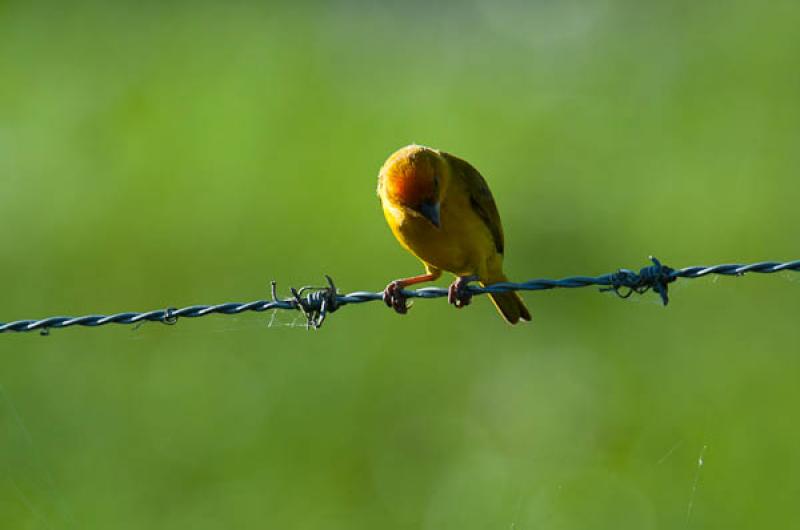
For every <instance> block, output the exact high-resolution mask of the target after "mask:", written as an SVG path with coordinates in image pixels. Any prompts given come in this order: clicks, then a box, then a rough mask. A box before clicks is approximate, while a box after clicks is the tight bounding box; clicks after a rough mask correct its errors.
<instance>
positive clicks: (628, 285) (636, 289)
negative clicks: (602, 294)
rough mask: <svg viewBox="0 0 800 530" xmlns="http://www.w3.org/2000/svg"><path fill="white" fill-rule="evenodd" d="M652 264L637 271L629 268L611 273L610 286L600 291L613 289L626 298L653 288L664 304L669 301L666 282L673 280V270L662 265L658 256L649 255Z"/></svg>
mask: <svg viewBox="0 0 800 530" xmlns="http://www.w3.org/2000/svg"><path fill="white" fill-rule="evenodd" d="M650 260H651V261H652V262H653V264H652V265H648V266H647V267H643V268H642V269H640V270H639V272H638V273H636V272H634V271H632V270H630V269H619V270H618V271H617V272H615V273H614V274H612V275H611V287H606V288H604V289H600V290H601V291H614V293H615V294H616V295H617V296H619V297H620V298H628V297H629V296H630V295H631V294H633V293H636V294H643V293H646V292H647V291H649V290H650V289H653V290H654V291H655V292H657V293H658V294H659V296H660V297H661V302H663V304H664V305H667V304H668V303H669V294H668V284H670V283H672V282H674V281H675V276H673V274H672V273H673V272H674V270H673V269H672V268H670V267H667V266H666V265H662V264H661V262H660V261H659V260H658V258H656V257H654V256H650Z"/></svg>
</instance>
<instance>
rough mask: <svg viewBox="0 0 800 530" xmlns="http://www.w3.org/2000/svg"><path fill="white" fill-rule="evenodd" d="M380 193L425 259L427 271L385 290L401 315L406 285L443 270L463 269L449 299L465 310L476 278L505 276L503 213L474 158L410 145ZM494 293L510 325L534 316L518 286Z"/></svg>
mask: <svg viewBox="0 0 800 530" xmlns="http://www.w3.org/2000/svg"><path fill="white" fill-rule="evenodd" d="M378 196H379V197H380V199H381V203H382V205H383V213H384V215H385V216H386V221H387V222H388V223H389V227H391V229H392V232H393V233H394V235H395V237H396V238H397V240H398V241H399V242H400V244H401V245H403V246H404V247H405V248H406V249H407V250H408V251H409V252H411V253H412V254H414V255H415V256H416V257H418V258H419V259H420V260H421V261H422V263H423V264H424V265H425V271H426V274H422V275H420V276H413V277H411V278H403V279H400V280H395V281H393V282H391V283H389V285H388V286H387V287H386V289H385V290H384V292H383V300H384V302H386V305H388V306H389V307H391V308H393V309H394V310H395V311H397V312H398V313H405V312H406V311H408V307H407V305H406V300H405V297H404V296H403V295H402V292H401V290H402V289H403V288H404V287H407V286H409V285H414V284H417V283H422V282H428V281H434V280H436V279H437V278H439V276H441V275H442V271H447V272H451V273H453V274H455V275H456V280H455V281H454V282H453V284H452V285H450V288H449V290H448V300H449V302H450V303H451V304H453V305H455V306H456V307H458V308H461V307H464V306H465V305H468V304H469V302H470V293H469V291H468V290H467V289H466V286H467V284H468V283H469V282H471V281H476V280H477V281H479V282H480V284H481V285H490V284H493V283H497V282H504V281H506V276H505V274H503V251H504V242H503V227H502V225H501V223H500V214H499V213H498V212H497V205H495V202H494V198H493V197H492V192H491V191H489V186H488V185H487V184H486V181H485V180H484V178H483V177H482V176H481V174H480V173H479V172H478V170H477V169H475V168H474V167H472V165H470V164H469V162H466V161H465V160H462V159H460V158H458V157H455V156H453V155H451V154H448V153H445V152H442V151H439V150H437V149H433V148H430V147H424V146H421V145H409V146H407V147H403V148H402V149H400V150H398V151H396V152H395V153H394V154H392V155H391V156H390V157H389V159H388V160H387V161H386V162H385V163H384V164H383V167H382V168H381V172H380V175H379V177H378ZM489 296H490V297H491V299H492V301H493V302H494V305H495V306H496V307H497V310H498V311H499V312H500V314H501V315H502V316H503V318H505V319H506V321H507V322H508V323H510V324H516V323H517V322H519V321H520V320H525V321H530V319H531V315H530V313H529V312H528V309H527V308H526V307H525V304H524V303H523V302H522V299H521V298H520V296H519V295H518V294H517V293H516V292H508V293H502V294H490V295H489Z"/></svg>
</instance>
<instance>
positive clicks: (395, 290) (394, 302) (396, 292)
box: [383, 281, 408, 315]
mask: <svg viewBox="0 0 800 530" xmlns="http://www.w3.org/2000/svg"><path fill="white" fill-rule="evenodd" d="M383 302H384V303H385V304H386V305H387V306H388V307H391V308H392V309H394V310H395V311H396V312H398V313H400V314H401V315H405V314H406V313H408V305H407V304H406V295H404V294H403V285H402V284H401V283H400V282H397V281H395V282H391V283H390V284H389V285H387V286H386V289H384V290H383Z"/></svg>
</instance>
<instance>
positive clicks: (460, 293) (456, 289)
mask: <svg viewBox="0 0 800 530" xmlns="http://www.w3.org/2000/svg"><path fill="white" fill-rule="evenodd" d="M470 281H472V278H463V277H459V278H457V279H456V281H454V282H453V283H452V284H450V287H448V288H447V301H448V302H449V303H451V304H453V305H454V306H456V308H457V309H461V308H463V307H466V306H468V305H469V304H470V303H472V292H470V290H469V289H467V285H469V282H470Z"/></svg>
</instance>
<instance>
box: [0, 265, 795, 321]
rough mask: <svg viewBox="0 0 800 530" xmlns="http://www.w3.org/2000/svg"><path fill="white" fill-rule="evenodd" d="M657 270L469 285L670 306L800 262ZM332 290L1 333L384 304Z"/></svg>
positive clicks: (430, 290) (435, 292) (310, 313)
mask: <svg viewBox="0 0 800 530" xmlns="http://www.w3.org/2000/svg"><path fill="white" fill-rule="evenodd" d="M650 259H651V261H652V262H653V264H652V265H649V266H647V267H644V268H642V269H640V270H639V272H635V271H633V270H630V269H619V270H617V271H616V272H613V273H610V274H604V275H602V276H570V277H568V278H562V279H559V280H551V279H536V280H530V281H527V282H522V283H515V282H501V283H495V284H492V285H487V286H485V287H478V286H469V287H467V289H468V291H469V292H470V293H471V294H473V295H481V294H488V293H505V292H508V291H542V290H547V289H575V288H580V287H589V286H600V287H602V289H600V290H601V291H613V292H614V293H616V294H617V295H618V296H619V297H621V298H627V297H629V296H630V295H631V294H633V293H636V294H643V293H645V292H647V291H648V290H651V289H652V290H654V291H656V292H657V293H658V294H659V296H660V297H661V301H662V303H663V304H664V305H667V303H668V302H669V297H668V285H669V284H670V283H672V282H674V281H676V280H677V279H679V278H688V279H694V278H700V277H703V276H708V275H709V274H717V275H722V276H743V275H744V274H747V273H758V274H772V273H776V272H781V271H800V260H795V261H787V262H777V261H762V262H758V263H750V264H746V265H742V264H738V263H732V264H723V265H714V266H711V267H707V266H695V267H685V268H682V269H672V268H670V267H667V266H665V265H662V264H661V262H660V261H659V260H658V259H656V258H653V257H651V258H650ZM326 279H327V281H328V285H327V286H325V287H311V286H307V287H302V288H300V289H294V288H292V289H291V293H292V296H291V297H290V298H282V299H281V298H278V296H277V289H276V284H275V282H272V299H271V300H255V301H253V302H246V303H241V302H227V303H223V304H214V305H191V306H187V307H183V308H180V309H176V308H172V307H169V308H165V309H156V310H153V311H146V312H133V311H128V312H124V313H115V314H112V315H84V316H79V317H69V316H55V317H49V318H43V319H38V320H16V321H13V322H7V323H2V322H0V333H4V332H12V331H17V332H24V331H35V330H38V331H40V332H41V333H42V334H44V335H46V334H48V333H49V330H51V329H59V328H67V327H70V326H86V327H97V326H104V325H106V324H140V323H143V322H161V323H163V324H175V323H176V322H177V321H178V319H179V318H183V317H186V318H198V317H204V316H208V315H214V314H218V315H238V314H239V313H244V312H247V311H255V312H257V313H261V312H264V311H269V310H293V311H300V312H302V313H303V314H304V316H305V317H306V322H307V327H309V328H314V329H317V328H319V327H320V326H322V323H323V322H324V321H325V318H326V316H327V315H328V314H330V313H333V312H334V311H336V310H337V309H339V308H340V307H342V306H345V305H349V304H361V303H365V302H372V301H375V300H381V299H382V298H383V293H380V292H371V291H356V292H352V293H348V294H340V293H339V292H338V291H337V290H336V286H335V285H334V283H333V280H332V279H331V278H330V277H328V276H326ZM403 294H405V296H406V297H408V298H441V297H445V296H447V289H443V288H441V287H424V288H422V289H416V290H411V291H406V290H404V291H403Z"/></svg>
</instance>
